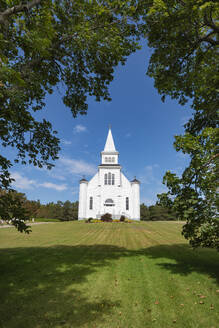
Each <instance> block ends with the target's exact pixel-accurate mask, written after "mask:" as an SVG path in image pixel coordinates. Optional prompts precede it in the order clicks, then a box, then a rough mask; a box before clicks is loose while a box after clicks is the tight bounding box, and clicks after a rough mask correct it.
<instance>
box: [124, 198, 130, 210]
mask: <svg viewBox="0 0 219 328" xmlns="http://www.w3.org/2000/svg"><path fill="white" fill-rule="evenodd" d="M125 208H126V211H128V210H129V198H128V197H126V199H125Z"/></svg>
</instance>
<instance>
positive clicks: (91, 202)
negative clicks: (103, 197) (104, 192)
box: [89, 197, 93, 210]
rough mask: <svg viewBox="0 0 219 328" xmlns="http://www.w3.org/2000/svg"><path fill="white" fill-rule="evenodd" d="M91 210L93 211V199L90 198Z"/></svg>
mask: <svg viewBox="0 0 219 328" xmlns="http://www.w3.org/2000/svg"><path fill="white" fill-rule="evenodd" d="M89 208H90V210H92V209H93V197H90V207H89Z"/></svg>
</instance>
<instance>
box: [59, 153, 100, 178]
mask: <svg viewBox="0 0 219 328" xmlns="http://www.w3.org/2000/svg"><path fill="white" fill-rule="evenodd" d="M60 166H62V171H63V172H64V171H65V170H67V172H68V173H71V174H87V175H93V174H94V173H95V172H96V170H97V169H96V167H95V166H94V165H93V164H90V163H87V162H85V161H83V160H76V159H70V158H66V157H60V159H59V167H60Z"/></svg>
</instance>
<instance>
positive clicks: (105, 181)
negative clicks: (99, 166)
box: [104, 173, 107, 185]
mask: <svg viewBox="0 0 219 328" xmlns="http://www.w3.org/2000/svg"><path fill="white" fill-rule="evenodd" d="M104 184H105V185H107V173H105V174H104Z"/></svg>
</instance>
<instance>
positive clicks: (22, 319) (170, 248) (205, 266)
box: [0, 244, 219, 328]
mask: <svg viewBox="0 0 219 328" xmlns="http://www.w3.org/2000/svg"><path fill="white" fill-rule="evenodd" d="M137 256H146V257H148V258H151V259H162V263H156V265H158V266H159V267H160V268H161V269H162V270H169V271H171V272H172V273H177V274H181V275H187V274H189V273H191V272H194V271H195V272H198V273H202V274H208V275H209V276H211V277H214V278H215V279H216V277H218V276H219V270H218V267H217V266H216V265H217V260H218V254H217V253H216V252H214V251H212V250H207V249H204V250H196V251H193V250H191V249H190V248H189V247H188V246H187V245H185V244H182V245H181V244H177V245H159V246H153V247H149V248H145V249H140V250H128V249H126V248H121V247H117V246H110V245H92V246H86V245H79V246H53V247H37V248H34V247H33V248H12V249H4V250H1V251H0V277H1V278H0V279H1V280H0V289H1V292H0V304H1V306H0V327H2V328H4V327H7V328H8V327H16V328H19V327H22V328H23V327H28V328H33V327H40V328H41V327H42V328H44V327H80V326H82V325H85V324H88V326H89V327H93V325H92V323H95V324H102V326H104V320H105V318H106V315H110V313H111V312H112V311H113V307H116V308H118V309H119V307H120V303H119V302H112V300H110V299H107V298H105V297H103V296H101V295H98V294H97V295H95V296H94V295H92V296H91V297H90V295H89V291H86V290H84V289H83V283H84V282H87V281H88V280H89V283H90V284H91V286H92V287H93V289H95V283H96V281H94V280H92V274H93V273H95V272H96V275H95V279H97V277H98V270H99V269H100V268H101V267H107V266H110V265H111V264H112V261H114V260H117V259H119V258H121V257H137ZM164 259H166V261H165V262H164ZM169 260H170V261H169ZM172 260H175V263H173V261H172ZM168 261H169V262H168ZM103 288H104V287H103ZM97 293H98V292H97ZM102 295H104V290H103V291H102Z"/></svg>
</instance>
